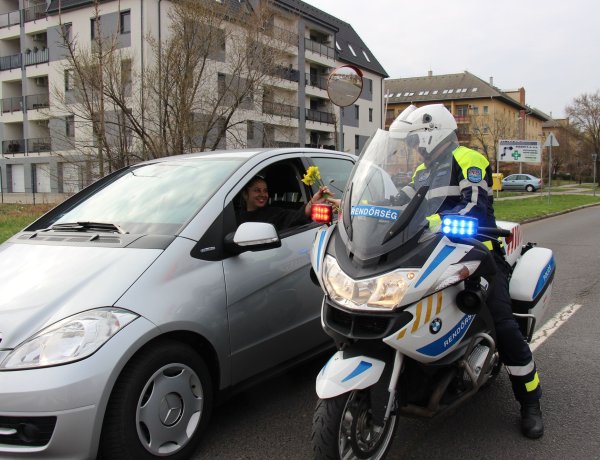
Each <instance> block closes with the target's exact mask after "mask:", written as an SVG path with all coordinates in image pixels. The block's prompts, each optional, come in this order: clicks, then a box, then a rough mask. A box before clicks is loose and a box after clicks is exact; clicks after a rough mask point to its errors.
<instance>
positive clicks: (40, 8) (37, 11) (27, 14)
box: [23, 3, 48, 22]
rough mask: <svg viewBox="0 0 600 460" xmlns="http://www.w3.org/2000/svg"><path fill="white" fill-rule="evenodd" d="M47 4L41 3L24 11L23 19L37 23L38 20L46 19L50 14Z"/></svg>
mask: <svg viewBox="0 0 600 460" xmlns="http://www.w3.org/2000/svg"><path fill="white" fill-rule="evenodd" d="M46 8H47V6H46V4H45V3H40V4H38V5H34V6H31V7H29V8H25V9H24V10H23V17H24V20H25V22H30V21H36V20H38V19H46V18H47V17H48V14H47V13H46Z"/></svg>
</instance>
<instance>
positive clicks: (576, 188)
mask: <svg viewBox="0 0 600 460" xmlns="http://www.w3.org/2000/svg"><path fill="white" fill-rule="evenodd" d="M591 185H592V184H581V185H580V184H568V185H560V186H558V187H554V186H553V187H552V188H551V190H550V196H552V195H589V196H593V195H594V190H593V189H591V188H590V187H591ZM584 186H587V187H584ZM595 194H596V195H597V196H600V188H599V187H596V193H595ZM535 196H539V197H547V196H548V190H547V189H541V190H538V191H537V192H532V193H528V192H523V193H522V194H521V195H515V196H507V197H500V198H498V197H497V193H494V200H495V201H504V200H522V199H524V198H533V197H535Z"/></svg>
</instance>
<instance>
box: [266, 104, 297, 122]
mask: <svg viewBox="0 0 600 460" xmlns="http://www.w3.org/2000/svg"><path fill="white" fill-rule="evenodd" d="M262 111H263V113H268V114H270V115H278V116H280V117H287V118H296V119H297V118H298V106H295V105H287V104H280V103H278V102H270V101H263V106H262Z"/></svg>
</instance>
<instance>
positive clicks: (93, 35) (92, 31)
mask: <svg viewBox="0 0 600 460" xmlns="http://www.w3.org/2000/svg"><path fill="white" fill-rule="evenodd" d="M90 37H91V39H92V40H94V39H95V38H96V18H92V19H90Z"/></svg>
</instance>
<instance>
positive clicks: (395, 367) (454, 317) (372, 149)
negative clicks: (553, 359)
mask: <svg viewBox="0 0 600 460" xmlns="http://www.w3.org/2000/svg"><path fill="white" fill-rule="evenodd" d="M402 116H403V115H401V117H402ZM411 147H412V146H410V145H407V143H406V140H405V139H397V138H395V137H394V133H393V132H390V131H384V130H378V131H377V132H376V134H375V135H374V136H373V137H372V138H371V139H370V141H369V143H368V144H367V145H366V146H365V148H364V150H363V152H362V153H361V155H360V157H359V160H358V162H357V164H356V166H355V168H354V170H353V173H352V175H351V178H350V179H349V181H348V183H347V185H346V189H345V192H344V198H343V200H342V205H341V209H340V215H339V219H338V221H337V223H335V224H333V225H326V226H323V227H322V228H321V229H320V230H319V232H318V233H317V235H316V237H315V242H314V246H313V248H312V252H311V263H312V271H313V273H312V274H313V275H314V280H315V282H318V283H319V284H320V285H321V287H322V289H323V290H324V293H325V295H324V299H323V304H322V313H321V322H322V326H323V328H324V330H325V331H326V333H327V334H328V335H330V336H331V337H332V339H333V340H334V341H335V344H336V346H337V352H336V353H335V354H334V355H333V356H332V357H331V358H330V359H329V361H328V362H327V363H326V364H325V366H324V367H323V369H322V370H321V371H320V373H319V374H318V376H317V379H316V392H317V395H318V397H319V401H318V404H317V407H316V409H315V413H314V418H313V436H312V440H313V450H314V453H315V457H316V458H317V459H319V460H324V459H327V460H338V459H373V460H378V459H383V458H385V456H386V454H387V452H388V450H389V449H390V446H391V443H392V440H393V436H394V432H395V429H396V427H397V424H398V418H399V417H401V416H421V417H433V416H438V415H440V414H442V413H445V412H447V411H449V410H451V409H453V408H455V407H457V406H458V405H459V404H461V403H463V402H464V401H465V400H467V399H468V398H470V397H471V396H473V395H474V394H475V393H476V392H477V391H479V390H480V389H481V388H482V387H484V386H486V384H490V383H491V382H492V381H493V379H494V377H495V376H496V375H497V374H498V372H499V371H500V366H501V364H500V362H499V358H498V352H497V349H496V336H495V331H494V324H493V321H492V317H491V315H490V313H489V312H488V310H487V308H486V306H485V303H486V297H487V293H488V291H489V290H490V287H491V283H493V282H494V275H495V272H496V267H495V263H494V260H493V258H492V255H491V252H490V249H489V244H490V243H486V242H489V241H493V244H502V246H503V247H504V250H505V253H506V256H505V257H506V261H507V262H508V263H509V264H510V266H511V267H512V276H511V279H510V295H511V298H512V300H513V309H514V311H515V315H517V316H518V322H519V325H520V327H521V330H522V332H523V335H524V337H526V338H527V339H528V341H530V340H531V338H532V335H533V331H534V329H535V325H536V320H539V319H540V317H541V316H542V315H543V314H544V311H545V310H546V307H547V305H548V303H549V300H550V293H551V288H552V281H553V276H554V271H555V262H554V257H553V254H552V251H551V250H550V249H546V248H540V247H536V246H535V245H534V244H533V243H527V244H525V245H523V242H522V232H521V228H520V226H519V225H518V224H516V223H511V222H502V221H498V223H497V224H498V227H499V228H482V227H479V226H478V222H477V221H476V220H475V219H472V218H468V217H464V216H459V215H455V216H451V215H447V216H444V217H443V219H442V224H441V226H439V227H437V228H436V227H435V226H434V227H433V228H430V225H429V222H428V220H427V217H428V216H431V215H434V214H436V213H437V211H438V209H439V206H440V205H441V203H442V201H443V197H436V196H435V193H431V192H430V190H431V191H432V192H433V191H434V190H440V189H443V187H447V186H449V179H450V174H448V169H447V168H448V167H449V165H444V164H440V165H439V166H437V167H434V168H432V170H431V172H430V174H429V175H428V176H427V177H425V179H423V180H422V181H421V182H419V183H411V181H412V177H413V172H414V170H415V168H416V167H417V166H418V165H419V164H420V163H421V158H420V157H419V155H418V154H417V153H416V151H415V150H414V149H413V148H411ZM313 208H314V209H313V212H314V214H319V213H321V215H322V213H323V209H321V208H322V207H321V206H314V207H313ZM325 212H327V211H325ZM328 219H329V217H328V216H326V217H325V218H324V220H328ZM496 242H499V243H496Z"/></svg>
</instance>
